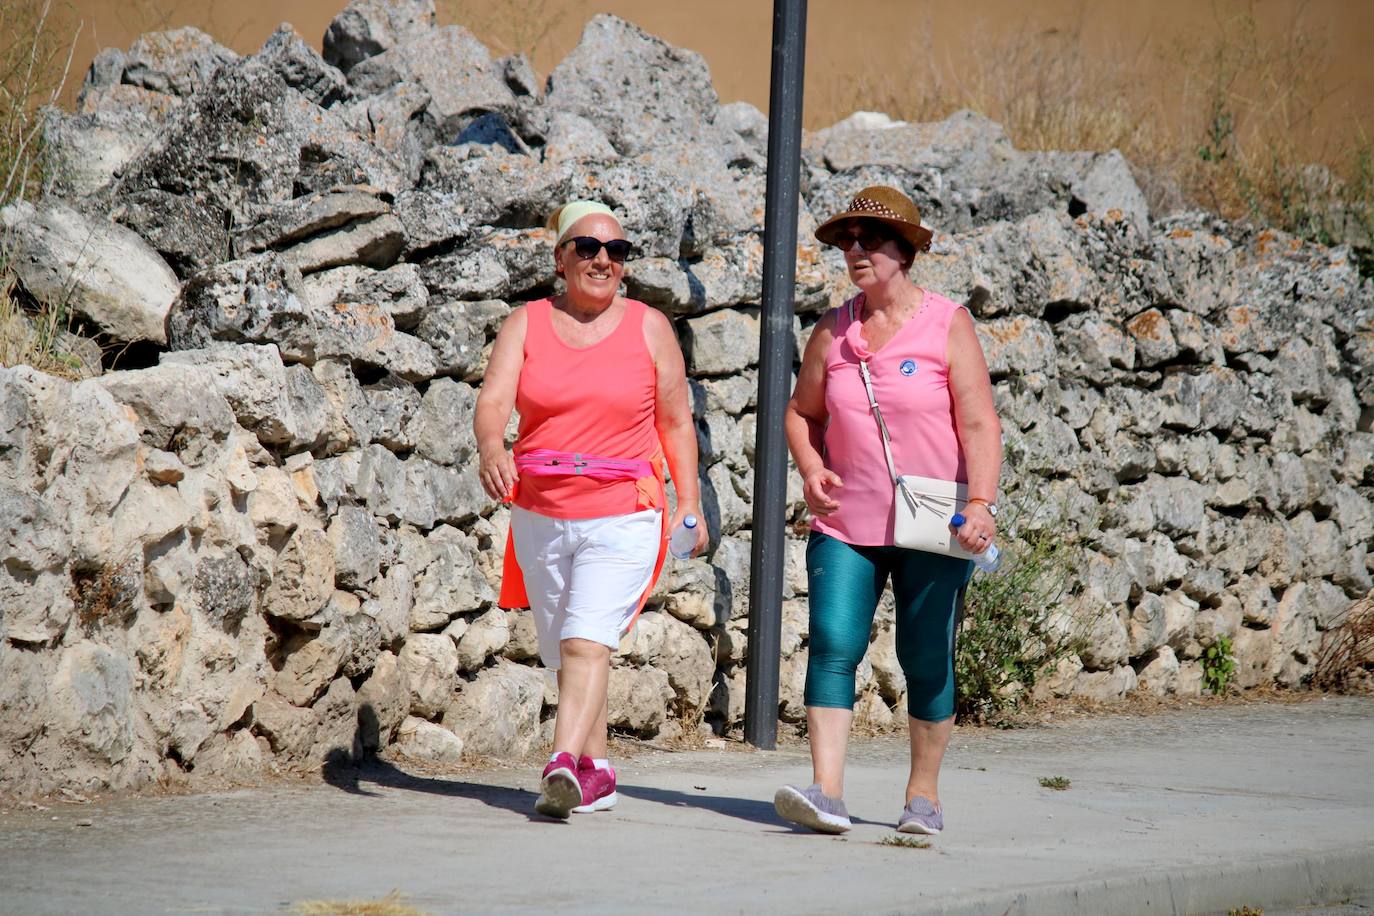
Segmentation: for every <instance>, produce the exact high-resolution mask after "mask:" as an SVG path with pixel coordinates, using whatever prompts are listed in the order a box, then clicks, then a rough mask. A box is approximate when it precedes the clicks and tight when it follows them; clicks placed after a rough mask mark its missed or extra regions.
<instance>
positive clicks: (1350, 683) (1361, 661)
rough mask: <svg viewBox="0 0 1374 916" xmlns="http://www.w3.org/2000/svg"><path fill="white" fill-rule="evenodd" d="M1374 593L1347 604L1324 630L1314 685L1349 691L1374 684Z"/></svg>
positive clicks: (1364, 688) (1322, 688)
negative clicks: (1329, 626)
mask: <svg viewBox="0 0 1374 916" xmlns="http://www.w3.org/2000/svg"><path fill="white" fill-rule="evenodd" d="M1372 669H1374V593H1371V594H1370V595H1367V596H1366V597H1364V598H1362V599H1360V600H1359V601H1356V602H1355V603H1354V604H1352V605H1351V606H1350V607H1348V608H1346V610H1345V611H1344V612H1342V613H1341V616H1340V617H1339V618H1337V619H1336V621H1335V623H1334V624H1333V625H1332V626H1331V628H1330V629H1328V630H1327V631H1326V632H1325V633H1323V634H1322V642H1321V648H1320V649H1319V650H1318V651H1317V658H1316V661H1315V662H1314V664H1313V669H1312V686H1313V687H1315V688H1317V689H1318V690H1331V691H1335V692H1337V693H1347V692H1353V691H1357V690H1368V689H1370V687H1371V686H1374V676H1371V675H1374V670H1372Z"/></svg>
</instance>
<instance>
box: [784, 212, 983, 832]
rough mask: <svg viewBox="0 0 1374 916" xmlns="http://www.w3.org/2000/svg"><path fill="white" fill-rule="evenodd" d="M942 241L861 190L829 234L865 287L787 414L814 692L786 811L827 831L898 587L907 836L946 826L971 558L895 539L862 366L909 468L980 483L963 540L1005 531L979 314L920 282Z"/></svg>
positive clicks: (811, 364)
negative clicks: (883, 618) (919, 258)
mask: <svg viewBox="0 0 1374 916" xmlns="http://www.w3.org/2000/svg"><path fill="white" fill-rule="evenodd" d="M930 237H931V232H930V230H929V229H928V228H926V227H924V226H922V225H921V214H920V211H919V210H917V208H916V205H915V204H914V203H912V202H911V200H910V199H908V198H907V197H906V195H904V194H902V193H901V192H900V191H898V190H897V189H895V188H887V187H872V188H865V189H863V190H862V191H860V192H859V193H858V194H857V195H856V196H855V197H854V199H853V200H852V201H851V202H850V204H849V207H848V209H846V210H845V211H844V212H842V213H840V214H839V215H837V216H835V217H833V218H832V219H830V220H828V221H827V222H825V223H824V224H822V225H821V226H820V227H819V228H818V229H817V230H816V238H818V239H820V240H821V241H822V242H824V243H826V244H827V245H834V246H836V247H837V248H839V249H841V250H842V251H843V252H844V259H845V265H846V266H847V267H848V268H849V277H850V279H851V280H853V281H854V284H855V285H856V286H858V287H859V289H860V293H859V295H857V296H855V297H854V298H853V299H851V300H849V301H848V302H846V303H845V304H844V305H843V306H841V307H840V308H838V309H834V310H832V311H831V312H829V313H828V314H827V315H825V316H824V317H823V318H822V319H821V320H820V321H819V322H818V323H817V324H816V327H815V329H814V330H813V331H812V332H811V339H810V341H809V342H808V343H807V345H806V352H805V354H804V355H803V357H802V365H801V371H800V372H799V373H798V375H797V387H796V389H795V391H794V392H793V394H792V400H791V401H790V402H789V404H788V407H787V417H786V424H787V442H788V445H789V446H790V448H791V450H792V456H793V458H794V459H796V462H797V470H798V471H799V472H800V474H801V476H802V480H803V481H804V485H805V486H804V490H805V496H806V504H807V507H808V508H809V509H810V510H811V514H812V524H811V536H810V540H809V541H808V542H807V546H806V569H807V577H808V580H809V582H810V592H809V603H810V617H811V620H810V642H809V644H808V647H807V652H808V657H807V670H806V692H805V697H806V720H807V726H808V730H809V736H810V741H811V760H812V765H813V783H812V785H811V786H809V787H807V788H804V789H803V788H798V787H794V786H784V787H783V788H782V789H779V790H778V792H777V795H776V796H775V797H774V805H775V806H776V807H777V810H778V813H779V814H780V815H781V816H783V817H784V818H787V819H788V820H791V821H795V822H797V823H800V824H803V825H805V826H807V827H810V828H812V829H814V830H820V831H823V832H829V833H840V832H843V831H845V830H848V829H849V814H848V812H847V811H846V810H845V806H844V801H843V794H844V760H845V749H846V746H847V743H848V739H849V726H850V722H851V720H852V719H853V709H854V672H855V669H856V668H857V666H858V664H859V662H860V661H862V660H863V656H864V652H865V650H867V648H868V638H869V631H870V628H871V626H872V624H873V614H874V611H875V609H876V607H877V604H878V599H879V596H880V595H881V594H882V591H883V587H884V585H885V584H886V582H887V581H888V579H889V578H890V579H891V580H892V590H893V595H894V597H895V598H896V600H897V601H896V603H897V607H896V616H897V657H898V660H899V661H900V662H901V665H902V671H903V672H904V673H905V674H906V682H907V716H908V720H907V721H908V725H909V728H910V733H911V772H910V775H909V777H908V779H907V784H906V805H905V807H904V808H903V810H902V814H901V816H900V818H899V819H898V822H897V829H898V830H901V831H903V832H906V833H939V832H940V831H941V830H942V829H943V828H944V812H943V809H942V807H941V805H940V798H939V794H938V791H937V780H938V777H939V774H940V762H941V760H942V759H943V757H944V753H945V748H946V746H947V745H948V744H949V736H950V732H951V730H952V728H953V725H954V665H953V655H954V629H955V613H956V608H957V606H958V602H959V600H960V596H961V591H962V589H963V586H964V583H965V582H967V581H968V577H969V573H970V572H971V571H972V564H971V563H970V562H969V561H968V560H963V559H957V558H955V557H949V556H944V555H941V554H934V553H926V552H923V551H919V550H909V549H906V548H903V547H897V546H895V545H894V544H893V519H894V512H893V486H892V477H891V474H890V472H889V470H888V463H887V458H886V455H885V453H884V450H883V441H882V437H881V434H880V433H879V431H878V424H877V418H876V417H875V416H874V414H873V412H872V411H871V409H870V407H869V397H868V392H867V390H866V389H865V387H864V382H863V376H862V373H861V372H860V368H859V366H860V364H861V363H866V364H867V366H868V370H869V373H870V375H871V376H872V384H873V390H874V397H875V398H876V400H877V402H878V405H879V407H880V408H881V410H882V414H883V419H884V420H885V421H886V424H887V427H888V433H889V436H890V438H891V446H892V456H893V463H894V465H895V466H896V468H897V473H899V474H903V475H908V474H911V475H919V476H922V477H936V478H940V479H942V480H956V481H961V482H964V483H966V484H968V492H969V503H968V506H967V508H966V509H964V511H963V514H964V515H965V517H966V518H967V522H966V523H965V524H964V525H963V526H962V527H961V528H959V529H958V530H957V531H956V532H955V537H956V538H957V539H958V542H959V544H960V546H962V547H963V548H964V549H965V550H967V551H970V552H972V553H980V552H982V550H983V549H984V548H985V547H986V546H987V545H988V544H989V543H990V542H991V541H992V538H993V536H994V535H995V534H996V524H995V522H994V519H995V516H996V514H997V506H996V504H995V502H994V500H995V498H996V495H997V478H998V475H999V473H1000V471H1001V463H1002V441H1001V427H1000V425H999V423H998V420H997V412H996V409H995V408H994V407H993V401H992V384H991V382H990V381H989V379H988V369H987V362H986V360H985V359H984V357H983V349H982V347H981V346H980V345H979V343H978V338H977V336H976V335H975V334H974V330H973V320H972V318H970V317H969V313H968V311H967V310H966V309H964V308H963V307H962V306H960V305H958V304H956V303H954V302H951V301H950V300H949V299H946V298H945V297H944V296H941V295H939V294H938V293H934V292H932V291H930V290H927V289H922V288H920V287H918V286H916V285H914V284H913V283H912V282H911V280H910V279H909V278H908V276H907V272H908V271H909V270H910V269H911V265H912V262H913V261H914V260H915V257H916V252H918V251H924V250H925V249H926V248H928V247H929V246H930Z"/></svg>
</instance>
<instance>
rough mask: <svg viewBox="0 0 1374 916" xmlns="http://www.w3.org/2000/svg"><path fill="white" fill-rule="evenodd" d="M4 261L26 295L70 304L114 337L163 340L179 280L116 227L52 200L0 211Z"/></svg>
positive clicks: (135, 238)
mask: <svg viewBox="0 0 1374 916" xmlns="http://www.w3.org/2000/svg"><path fill="white" fill-rule="evenodd" d="M0 227H3V228H4V229H5V230H6V232H7V234H8V236H9V239H8V245H9V265H10V267H11V269H13V270H14V272H15V273H16V274H17V275H18V276H19V279H20V281H21V282H23V284H24V287H25V288H26V289H27V290H28V291H29V292H30V293H31V294H33V296H34V297H35V298H37V299H39V300H41V301H43V302H47V303H49V304H51V305H54V306H62V307H65V308H69V309H71V310H72V311H73V312H75V313H76V314H78V315H80V316H82V317H83V318H86V319H88V320H89V321H91V322H92V323H94V324H95V325H96V326H97V327H99V328H100V330H102V331H103V332H105V333H106V334H108V335H110V337H112V338H114V339H115V340H120V341H139V340H149V341H153V342H154V343H159V344H162V343H166V342H167V332H166V327H165V322H166V318H167V313H168V311H169V309H170V308H171V306H172V301H173V300H174V299H175V298H176V296H177V291H178V290H179V289H180V286H181V284H180V282H179V281H178V280H177V276H176V274H174V273H173V272H172V270H171V268H169V267H168V266H167V263H166V262H165V261H163V260H162V258H161V257H159V256H158V254H157V252H155V251H153V250H152V249H151V248H150V247H148V244H147V243H146V242H144V241H143V240H142V239H141V238H139V237H138V236H137V235H135V234H134V233H133V232H131V231H129V230H128V229H126V228H124V227H123V226H119V225H116V224H114V223H110V222H107V221H105V220H100V219H95V218H92V217H89V216H87V215H85V214H83V213H81V212H80V211H78V210H76V209H74V208H73V207H71V206H69V205H68V204H66V203H63V202H62V201H60V200H55V199H48V200H45V201H44V202H43V203H42V204H40V205H39V206H38V207H34V206H33V205H31V204H28V203H18V204H12V205H10V206H8V207H6V208H5V209H4V210H3V211H0Z"/></svg>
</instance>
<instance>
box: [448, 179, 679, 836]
mask: <svg viewBox="0 0 1374 916" xmlns="http://www.w3.org/2000/svg"><path fill="white" fill-rule="evenodd" d="M550 228H552V229H554V230H555V232H556V233H557V242H556V243H555V246H554V270H555V272H556V273H557V274H558V276H560V277H562V278H563V280H564V283H565V285H566V291H565V292H563V293H562V294H561V295H558V296H555V297H553V298H552V299H541V300H539V301H537V302H530V303H527V304H526V305H524V306H522V307H520V308H518V309H516V310H515V311H514V312H512V313H511V315H510V317H509V318H507V319H506V321H505V323H504V324H503V325H502V326H501V330H500V332H499V333H498V334H497V336H496V342H495V344H494V345H493V348H492V354H491V360H490V362H489V364H488V367H487V371H486V375H485V377H484V379H483V383H482V389H481V392H480V393H479V394H478V396H477V408H476V413H475V417H474V420H473V426H474V429H475V432H476V435H477V447H478V451H479V455H480V461H481V479H482V485H483V487H484V488H485V489H486V491H487V494H488V495H489V496H491V497H492V498H493V499H499V500H502V501H506V502H510V503H512V506H511V534H510V538H509V539H508V541H507V545H506V564H505V575H504V579H503V581H502V587H501V601H500V603H501V605H502V606H503V607H526V606H528V607H529V608H530V610H531V611H532V613H533V615H534V623H535V630H536V632H537V634H538V637H539V652H540V655H541V657H542V658H543V661H544V664H545V665H546V666H547V667H549V668H553V669H556V670H557V671H558V686H559V701H558V717H557V720H556V722H555V728H554V738H553V750H554V753H553V756H552V757H551V758H550V760H549V763H548V766H546V767H545V768H544V772H543V775H542V777H541V779H540V796H539V800H538V801H537V802H536V804H535V808H536V809H537V810H538V811H540V812H541V813H543V814H547V815H550V816H552V817H556V818H566V817H567V816H568V815H569V814H570V813H573V812H589V811H604V810H606V809H608V808H611V807H613V806H614V805H615V803H616V793H615V771H614V770H613V769H611V767H610V764H609V762H608V761H607V759H606V718H607V707H606V693H607V684H608V678H609V674H610V658H611V653H612V652H613V651H615V649H616V648H617V647H618V646H619V645H620V638H621V636H622V635H623V634H624V633H625V631H626V630H628V629H629V627H630V626H631V625H632V624H633V622H634V619H635V616H636V615H637V614H638V612H639V609H640V608H641V607H642V606H643V603H644V599H645V598H646V597H647V596H648V593H649V592H650V591H651V590H652V588H653V584H654V580H655V579H656V578H657V575H658V572H659V570H660V569H661V568H662V565H663V559H664V554H665V551H666V545H667V537H666V535H667V532H668V531H669V530H670V529H671V527H672V526H674V525H676V524H677V522H678V521H680V520H681V519H682V518H683V517H685V516H687V515H688V514H695V515H697V516H698V517H700V516H701V514H702V513H701V504H700V493H699V489H698V483H697V444H696V432H695V428H694V426H693V423H692V411H691V406H690V404H689V402H688V397H687V377H686V371H685V367H684V363H683V358H682V351H681V349H680V348H679V347H678V342H677V337H676V335H675V334H674V333H673V328H672V325H671V324H670V323H669V321H668V319H667V318H666V317H664V316H663V315H662V314H661V313H659V312H657V311H654V310H653V309H651V308H649V307H648V306H646V305H645V304H644V303H642V302H637V301H635V300H633V299H625V298H623V297H621V296H620V295H618V290H619V288H620V280H621V277H622V275H623V274H624V261H625V258H626V257H627V256H628V255H629V253H630V244H629V242H627V241H626V240H625V233H624V231H623V230H622V229H621V226H620V222H619V220H617V219H616V218H615V215H614V214H613V213H612V212H611V211H610V209H609V208H607V207H606V206H604V205H602V204H600V203H596V202H594V201H573V202H572V203H569V204H567V205H565V206H563V207H561V208H559V210H558V211H557V212H556V213H555V214H554V215H553V217H551V219H550ZM512 409H518V410H519V413H520V425H519V432H518V435H517V438H516V442H515V447H514V449H513V450H512V451H508V450H507V449H506V446H505V441H504V435H505V429H506V425H507V423H508V422H509V421H510V416H511V411H512ZM665 460H666V462H667V465H668V469H669V470H670V471H671V472H672V478H673V481H674V483H675V485H676V488H677V509H676V511H675V512H674V513H673V515H672V517H671V520H670V519H669V517H668V515H667V496H666V493H665V489H664V468H663V465H664V462H665ZM698 530H699V532H700V533H699V534H698V538H697V545H696V550H695V551H694V552H700V550H701V549H702V548H704V547H705V546H706V544H705V542H706V530H705V527H704V526H700V527H699V529H698Z"/></svg>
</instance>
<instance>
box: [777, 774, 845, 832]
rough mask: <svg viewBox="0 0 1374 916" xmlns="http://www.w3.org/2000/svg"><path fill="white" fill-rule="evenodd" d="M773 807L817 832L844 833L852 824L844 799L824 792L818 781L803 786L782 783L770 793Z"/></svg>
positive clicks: (788, 818) (786, 818)
mask: <svg viewBox="0 0 1374 916" xmlns="http://www.w3.org/2000/svg"><path fill="white" fill-rule="evenodd" d="M773 807H774V808H775V809H777V812H778V816H779V817H781V818H782V819H783V820H787V821H791V822H792V823H794V824H801V825H802V826H803V827H810V828H811V829H812V830H815V831H818V832H820V833H844V832H845V831H846V830H848V829H849V828H850V826H851V824H850V823H849V811H848V810H846V808H845V806H844V800H843V799H839V798H831V797H830V796H829V795H826V794H825V793H824V792H822V791H821V786H820V783H813V784H812V785H810V786H808V787H807V788H805V789H798V788H797V787H796V786H783V787H782V788H781V789H779V790H778V791H777V794H775V795H774V796H773Z"/></svg>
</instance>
